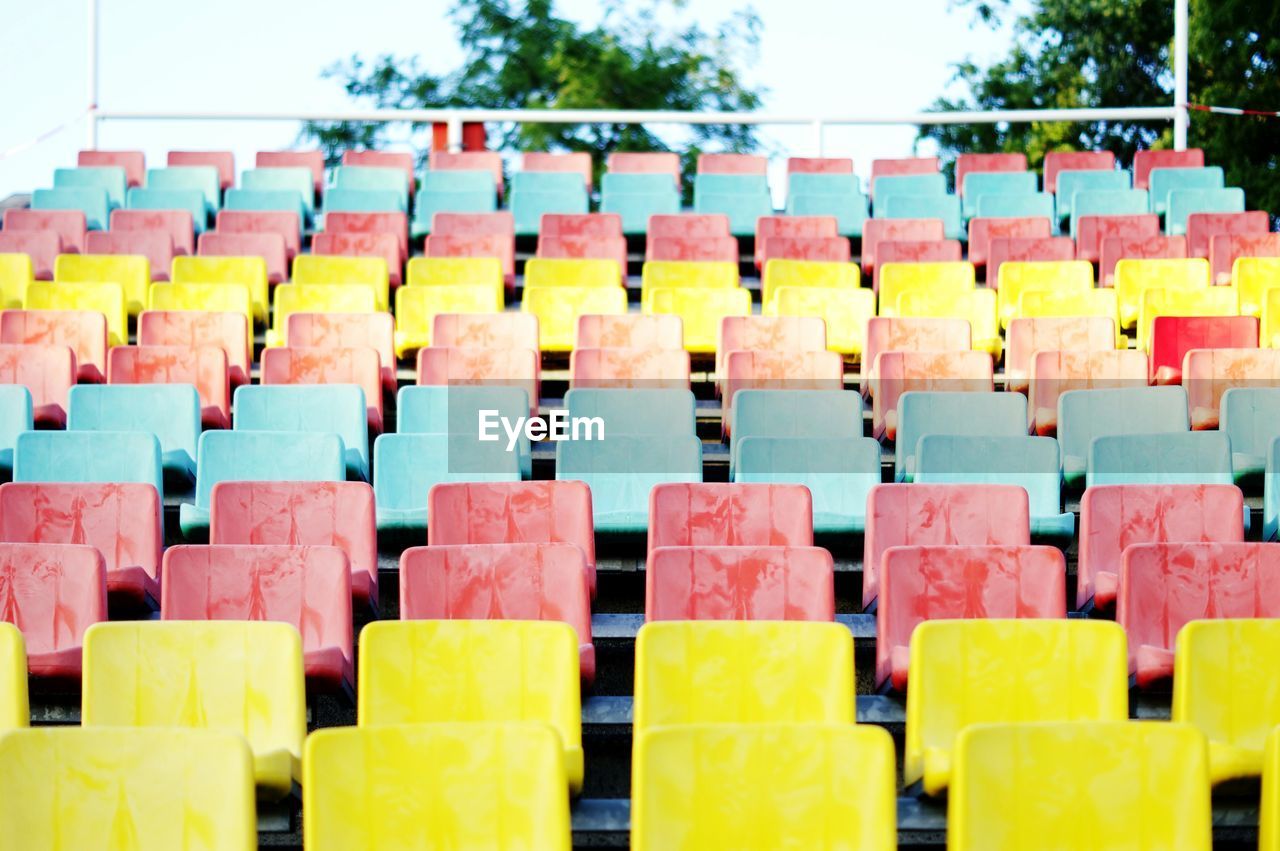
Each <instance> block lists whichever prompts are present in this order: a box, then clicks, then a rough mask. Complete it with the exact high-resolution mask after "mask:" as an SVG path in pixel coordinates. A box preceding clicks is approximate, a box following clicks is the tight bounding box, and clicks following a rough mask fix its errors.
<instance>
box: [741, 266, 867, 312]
mask: <svg viewBox="0 0 1280 851" xmlns="http://www.w3.org/2000/svg"><path fill="white" fill-rule="evenodd" d="M860 281H861V274H860V273H859V271H858V267H857V266H856V265H855V264H853V263H827V262H825V261H821V260H789V259H786V258H781V257H780V258H776V259H774V260H773V261H771V262H770V263H769V264H768V265H767V266H765V268H764V276H763V278H762V282H763V283H762V289H761V300H762V304H763V305H764V306H765V307H766V308H767V307H768V306H769V305H771V304H772V303H773V302H774V301H776V299H777V294H778V292H779V291H780V290H781V289H783V288H793V289H810V288H812V289H831V288H834V289H843V290H857V289H858V287H859V284H860Z"/></svg>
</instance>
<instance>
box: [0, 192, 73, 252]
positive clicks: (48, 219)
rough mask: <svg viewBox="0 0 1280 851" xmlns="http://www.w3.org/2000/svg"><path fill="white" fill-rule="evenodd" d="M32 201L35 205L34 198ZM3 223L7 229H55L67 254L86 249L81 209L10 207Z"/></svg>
mask: <svg viewBox="0 0 1280 851" xmlns="http://www.w3.org/2000/svg"><path fill="white" fill-rule="evenodd" d="M32 203H33V205H34V200H33V202H32ZM3 223H4V230H5V231H23V232H26V231H33V230H34V231H43V230H48V231H53V232H55V233H57V235H58V239H59V240H61V242H62V250H63V251H64V252H66V253H67V254H79V253H80V252H82V251H84V240H85V232H86V226H85V215H84V213H83V212H82V211H80V210H41V209H37V208H36V207H35V206H32V207H30V208H27V209H22V208H17V207H10V208H9V209H7V210H5V211H4V216H3Z"/></svg>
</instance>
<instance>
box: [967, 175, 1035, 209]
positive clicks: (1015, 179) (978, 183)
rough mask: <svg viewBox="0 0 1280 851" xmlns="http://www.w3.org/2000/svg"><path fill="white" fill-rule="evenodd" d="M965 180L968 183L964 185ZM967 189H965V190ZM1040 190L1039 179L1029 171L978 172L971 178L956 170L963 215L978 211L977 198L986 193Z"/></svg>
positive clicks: (1032, 192) (1023, 192) (1033, 191)
mask: <svg viewBox="0 0 1280 851" xmlns="http://www.w3.org/2000/svg"><path fill="white" fill-rule="evenodd" d="M966 182H967V183H968V185H967V186H966V185H965V184H966ZM966 189H967V191H966ZM1039 191H1040V180H1039V178H1038V177H1036V174H1035V172H1030V171H992V172H979V173H976V174H974V175H973V176H972V177H971V178H970V176H969V175H962V174H960V171H959V169H957V170H956V194H957V195H958V196H960V197H961V198H962V199H963V200H964V208H963V212H964V217H965V218H966V219H971V218H973V217H974V216H975V215H977V212H978V199H979V198H982V197H983V196H988V195H1034V194H1036V193H1037V192H1039Z"/></svg>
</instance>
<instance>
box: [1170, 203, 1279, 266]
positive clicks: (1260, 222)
mask: <svg viewBox="0 0 1280 851" xmlns="http://www.w3.org/2000/svg"><path fill="white" fill-rule="evenodd" d="M1270 231H1271V216H1270V214H1269V213H1267V212H1266V211H1264V210H1251V211H1249V212H1247V213H1231V212H1223V213H1205V212H1198V213H1197V212H1193V213H1191V214H1189V215H1188V216H1187V231H1186V233H1187V252H1188V253H1189V254H1190V255H1191V256H1192V257H1208V256H1209V243H1210V240H1212V239H1213V237H1215V236H1218V235H1220V234H1245V233H1255V234H1257V233H1269V232H1270Z"/></svg>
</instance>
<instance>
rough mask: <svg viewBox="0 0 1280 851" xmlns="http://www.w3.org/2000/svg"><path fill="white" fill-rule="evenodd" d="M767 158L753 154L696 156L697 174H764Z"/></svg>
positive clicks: (767, 163)
mask: <svg viewBox="0 0 1280 851" xmlns="http://www.w3.org/2000/svg"><path fill="white" fill-rule="evenodd" d="M768 165H769V159H768V157H762V156H756V155H754V154H698V163H697V171H698V174H764V173H765V171H766V169H767V167H768Z"/></svg>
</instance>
